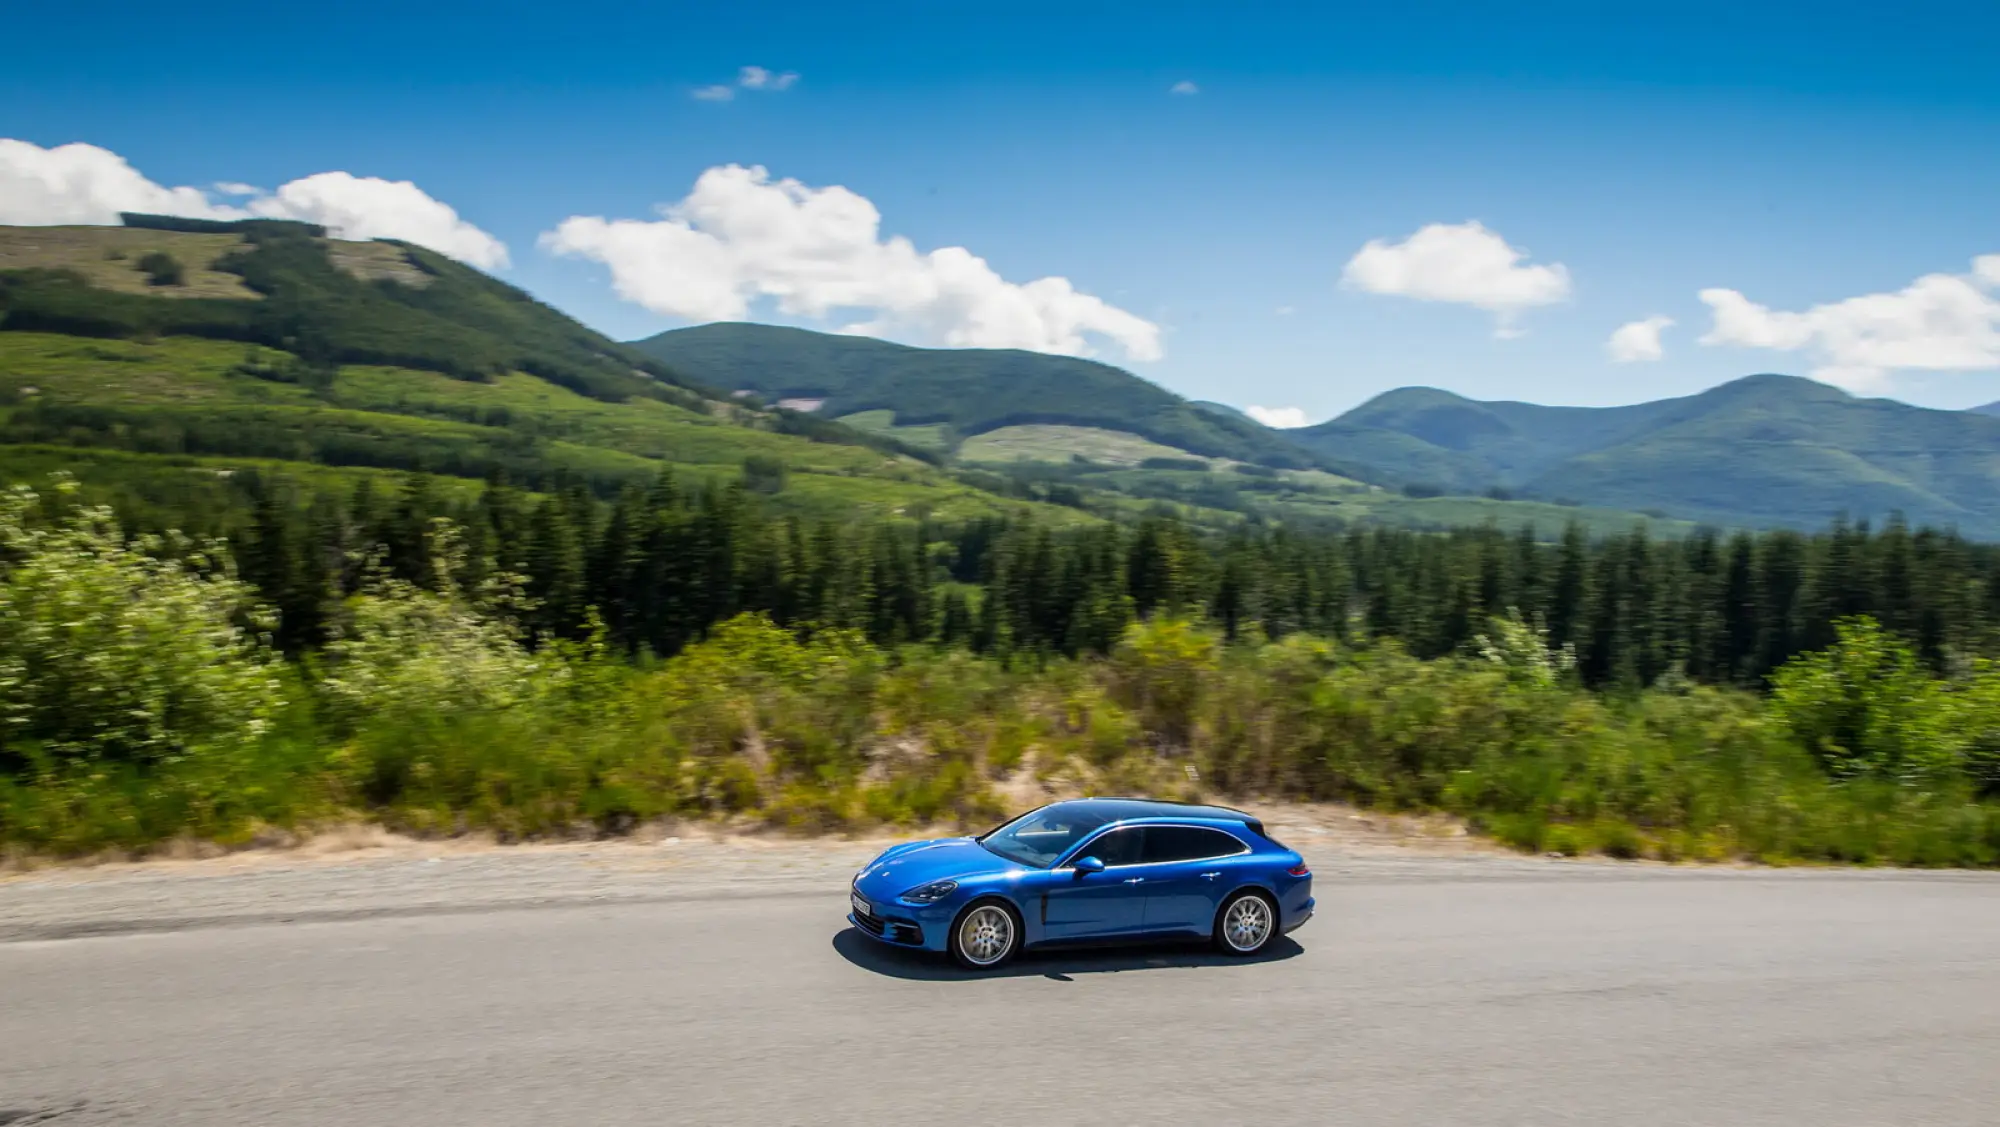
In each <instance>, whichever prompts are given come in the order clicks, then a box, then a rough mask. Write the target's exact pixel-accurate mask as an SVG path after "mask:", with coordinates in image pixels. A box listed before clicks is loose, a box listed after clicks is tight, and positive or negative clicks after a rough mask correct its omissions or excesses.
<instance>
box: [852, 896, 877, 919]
mask: <svg viewBox="0 0 2000 1127" xmlns="http://www.w3.org/2000/svg"><path fill="white" fill-rule="evenodd" d="M847 898H848V899H849V900H852V901H854V914H855V915H857V916H873V915H874V914H875V913H874V912H872V911H870V910H869V908H868V901H866V900H863V899H862V898H861V896H860V894H859V893H854V892H850V893H848V894H847Z"/></svg>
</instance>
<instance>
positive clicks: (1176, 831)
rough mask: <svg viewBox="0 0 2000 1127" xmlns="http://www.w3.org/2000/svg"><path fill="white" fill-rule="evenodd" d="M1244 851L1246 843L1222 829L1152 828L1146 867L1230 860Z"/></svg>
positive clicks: (1149, 832)
mask: <svg viewBox="0 0 2000 1127" xmlns="http://www.w3.org/2000/svg"><path fill="white" fill-rule="evenodd" d="M1241 852H1243V843H1242V842H1241V841H1239V840H1237V839H1236V838H1234V837H1231V836H1230V835H1229V834H1226V833H1223V832H1222V831H1221V830H1207V829H1202V828H1201V827H1199V826H1151V827H1148V828H1147V830H1146V847H1145V850H1144V852H1143V856H1144V857H1145V860H1146V863H1147V864H1159V863H1162V862H1166V861H1200V860H1205V859H1207V858H1210V857H1229V856H1232V855H1234V854H1237V853H1241ZM1106 863H1107V864H1109V862H1106Z"/></svg>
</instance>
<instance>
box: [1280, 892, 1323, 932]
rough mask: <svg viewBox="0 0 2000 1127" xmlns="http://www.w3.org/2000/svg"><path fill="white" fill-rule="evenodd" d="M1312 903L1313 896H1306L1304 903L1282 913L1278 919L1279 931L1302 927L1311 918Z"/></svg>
mask: <svg viewBox="0 0 2000 1127" xmlns="http://www.w3.org/2000/svg"><path fill="white" fill-rule="evenodd" d="M1314 904H1315V901H1314V900H1313V898H1312V897H1310V896H1308V897H1306V901H1305V903H1304V904H1302V905H1300V906H1299V907H1297V908H1294V909H1292V910H1291V911H1289V912H1286V913H1284V914H1283V915H1282V916H1281V917H1280V919H1279V928H1278V930H1279V932H1280V933H1281V934H1283V933H1287V932H1293V931H1297V930H1298V929H1299V928H1301V927H1304V926H1305V923H1306V921H1307V920H1310V919H1312V918H1313V907H1314Z"/></svg>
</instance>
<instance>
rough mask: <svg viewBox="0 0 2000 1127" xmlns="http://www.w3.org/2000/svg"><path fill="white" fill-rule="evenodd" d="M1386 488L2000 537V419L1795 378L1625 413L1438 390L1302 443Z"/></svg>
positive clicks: (1326, 428) (1392, 399)
mask: <svg viewBox="0 0 2000 1127" xmlns="http://www.w3.org/2000/svg"><path fill="white" fill-rule="evenodd" d="M1295 433H1296V435H1297V436H1298V439H1299V441H1301V442H1303V443H1305V444H1307V445H1310V446H1312V447H1313V448H1314V449H1318V450H1322V451H1327V452H1331V451H1338V452H1339V453H1340V454H1341V455H1342V456H1344V457H1348V458H1351V459H1353V460H1355V461H1360V462H1365V463H1367V464H1368V465H1370V466H1371V467H1373V468H1374V469H1376V470H1377V471H1379V472H1380V473H1381V474H1383V475H1384V476H1385V477H1388V478H1390V479H1393V480H1398V481H1401V482H1405V483H1419V484H1422V485H1425V486H1429V487H1432V488H1434V489H1438V490H1442V491H1447V492H1476V491H1480V490H1483V489H1488V488H1494V487H1499V488H1501V489H1504V490H1509V491H1512V492H1514V493H1517V494H1520V495H1525V496H1532V497H1539V498H1544V499H1556V498H1561V499H1566V500H1571V501H1579V502H1583V503H1586V504H1590V505H1596V506H1607V507H1610V508H1614V509H1637V510H1652V511H1661V512H1665V513H1668V514H1671V515H1673V516H1675V517H1680V518H1687V519H1693V520H1701V521H1710V522H1716V523H1722V524H1733V525H1757V526H1790V527H1809V526H1814V525H1818V524H1822V523H1824V522H1825V521H1826V520H1828V519H1829V518H1831V517H1833V516H1834V515H1836V514H1839V513H1842V512H1845V513H1847V514H1848V515H1850V516H1853V517H1857V518H1862V517H1867V518H1874V519H1878V520H1879V519H1881V518H1883V517H1886V516H1887V515H1889V514H1890V513H1892V512H1897V511H1900V512H1902V513H1904V514H1905V515H1906V516H1907V517H1908V518H1909V519H1910V520H1912V521H1916V522H1923V523H1931V524H1937V525H1956V526H1957V527H1959V528H1960V529H1961V530H1963V531H1965V532H1966V533H1968V534H1971V535H1977V536H1982V537H1994V536H2000V419H1996V418H1991V417H1987V416H1983V415H1980V414H1977V413H1974V412H1964V411H1932V410H1926V409H1923V408H1918V407H1911V406H1909V405H1907V404H1903V403H1897V402H1893V401H1890V400H1882V399H1858V398H1855V397H1854V396H1851V395H1848V394H1847V393H1845V392H1842V391H1840V390H1838V389H1836V388H1832V387H1828V386H1826V385H1824V384H1819V383H1815V382H1813V381H1810V380H1803V379H1798V378H1795V377H1789V376H1776V375H1761V376H1750V377H1747V378H1745V379H1741V380H1737V381H1735V382H1733V383H1729V384H1725V385H1723V386H1722V387H1718V388H1714V389H1712V390H1710V391H1707V392H1704V393H1702V394H1700V395H1694V396H1688V397H1685V398H1680V399H1666V400H1659V401H1656V402H1651V403H1642V404H1636V405H1633V406H1628V407H1615V408H1602V409H1594V408H1579V407H1540V406H1536V405H1533V404H1527V403H1480V402H1476V401H1473V400H1469V399H1464V398H1462V397H1459V396H1456V395H1452V394H1450V393H1449V392H1443V391H1437V390H1434V389H1429V388H1406V389H1402V390H1399V391H1394V392H1390V393H1388V394H1385V395H1382V396H1379V397H1377V398H1376V399H1374V400H1372V401H1370V402H1368V403H1366V404H1363V405H1362V406H1361V407H1358V408H1356V409H1355V410H1353V411H1351V412H1349V413H1347V414H1346V415H1343V416H1341V417H1340V418H1338V419H1335V420H1333V421H1332V422H1329V423H1325V424H1322V425H1320V426H1318V427H1312V428H1308V429H1306V430H1303V431H1299V432H1295Z"/></svg>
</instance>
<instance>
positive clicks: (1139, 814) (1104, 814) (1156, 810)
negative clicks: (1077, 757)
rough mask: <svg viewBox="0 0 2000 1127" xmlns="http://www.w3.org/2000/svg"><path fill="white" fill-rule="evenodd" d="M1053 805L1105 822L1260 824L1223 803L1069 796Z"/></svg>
mask: <svg viewBox="0 0 2000 1127" xmlns="http://www.w3.org/2000/svg"><path fill="white" fill-rule="evenodd" d="M1053 805H1056V806H1065V807H1081V808H1083V809H1085V810H1088V811H1089V812H1090V813H1091V814H1093V815H1095V816H1097V817H1100V818H1102V819H1103V820H1104V823H1105V824H1107V825H1108V824H1110V823H1112V822H1131V821H1138V820H1142V819H1161V818H1171V819H1176V820H1181V819H1190V818H1199V819H1205V820H1208V821H1216V822H1236V823H1238V824H1240V825H1246V826H1249V827H1251V828H1252V829H1256V828H1257V827H1259V826H1260V825H1261V824H1262V823H1260V822H1259V821H1258V820H1257V818H1256V816H1255V815H1252V814H1246V813H1244V812H1243V811H1241V810H1231V809H1230V808H1229V807H1227V806H1202V805H1197V804H1195V803H1192V802H1169V801H1166V800H1165V799H1157V798H1072V799H1069V800H1068V801H1065V802H1058V803H1054V804H1053Z"/></svg>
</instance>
